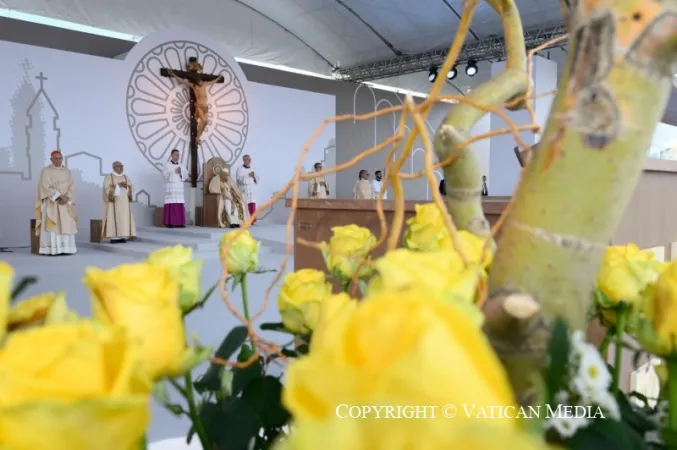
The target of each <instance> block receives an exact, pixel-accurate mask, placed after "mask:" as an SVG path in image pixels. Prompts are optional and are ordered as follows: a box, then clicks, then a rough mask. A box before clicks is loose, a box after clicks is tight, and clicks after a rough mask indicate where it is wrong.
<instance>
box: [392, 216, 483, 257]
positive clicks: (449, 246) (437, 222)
mask: <svg viewBox="0 0 677 450" xmlns="http://www.w3.org/2000/svg"><path fill="white" fill-rule="evenodd" d="M415 208H416V215H415V216H414V217H411V218H410V219H408V220H407V226H408V228H407V231H406V232H405V235H404V246H405V247H406V248H408V249H411V250H418V251H423V252H435V251H439V250H450V251H457V250H455V246H454V241H453V239H452V238H451V234H450V233H449V230H448V229H447V227H446V225H445V223H444V216H443V215H442V212H441V211H440V209H439V208H438V207H437V205H435V204H434V203H424V204H417V205H416V206H415ZM457 239H458V242H459V243H460V245H461V247H462V250H463V252H464V254H465V256H466V258H468V261H469V262H473V263H479V262H480V261H481V262H482V266H483V267H484V268H486V267H487V266H489V265H490V264H491V261H492V259H493V247H489V248H488V250H487V251H486V252H485V251H484V247H485V244H486V242H487V240H486V239H484V238H480V237H478V236H475V235H474V234H472V233H470V232H468V231H465V230H461V231H458V236H457Z"/></svg>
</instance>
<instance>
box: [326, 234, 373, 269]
mask: <svg viewBox="0 0 677 450" xmlns="http://www.w3.org/2000/svg"><path fill="white" fill-rule="evenodd" d="M331 232H332V237H331V239H329V242H328V243H327V242H321V243H320V250H321V251H322V256H323V257H324V262H325V264H326V265H327V269H329V271H330V272H331V273H332V274H333V275H334V276H336V277H339V278H341V279H342V280H344V281H347V280H351V279H352V278H353V276H354V275H355V272H358V277H360V278H363V277H366V276H369V275H371V273H372V269H371V266H370V264H369V259H368V258H369V252H370V251H371V247H372V246H373V245H374V244H375V243H376V237H375V236H374V235H373V234H372V232H371V231H369V230H368V229H367V228H364V227H358V226H357V225H346V226H342V227H333V228H332V229H331Z"/></svg>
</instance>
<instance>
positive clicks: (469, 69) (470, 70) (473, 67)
mask: <svg viewBox="0 0 677 450" xmlns="http://www.w3.org/2000/svg"><path fill="white" fill-rule="evenodd" d="M477 71H478V69H477V62H476V61H475V60H474V59H471V60H469V61H468V64H466V66H465V74H466V75H468V76H469V77H474V76H475V75H477Z"/></svg>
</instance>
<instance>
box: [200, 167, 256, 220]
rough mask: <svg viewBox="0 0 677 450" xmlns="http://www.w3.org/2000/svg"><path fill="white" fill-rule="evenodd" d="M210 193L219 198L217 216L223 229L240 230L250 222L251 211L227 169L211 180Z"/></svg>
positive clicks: (223, 169)
mask: <svg viewBox="0 0 677 450" xmlns="http://www.w3.org/2000/svg"><path fill="white" fill-rule="evenodd" d="M209 193H210V194H218V196H219V206H218V210H217V214H218V220H219V226H220V227H221V228H240V227H241V226H242V225H244V224H245V222H246V221H247V220H249V211H248V210H247V206H246V205H245V202H244V198H242V194H241V193H240V190H239V189H238V188H237V185H236V184H235V183H234V182H233V180H232V178H231V177H230V172H229V170H228V169H227V168H225V167H224V168H222V169H221V171H220V172H219V174H218V175H217V176H215V177H213V178H212V179H211V181H210V182H209Z"/></svg>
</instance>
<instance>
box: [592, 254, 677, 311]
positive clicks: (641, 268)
mask: <svg viewBox="0 0 677 450" xmlns="http://www.w3.org/2000/svg"><path fill="white" fill-rule="evenodd" d="M664 267H665V264H664V263H661V262H659V261H656V260H655V256H654V254H653V253H652V252H648V251H643V250H640V249H639V248H638V247H637V246H636V245H635V244H628V245H624V246H611V247H607V248H606V251H605V252H604V258H603V259H602V265H601V266H600V268H599V273H598V275H597V284H598V286H599V289H600V290H601V291H602V292H603V293H604V295H605V296H606V297H607V300H608V302H610V303H611V304H612V305H613V304H618V303H620V302H624V303H627V304H629V305H634V304H636V303H638V302H639V301H640V300H641V297H642V292H643V291H644V290H645V289H646V288H647V286H649V285H650V284H652V283H653V282H655V281H656V279H657V278H658V275H659V274H660V272H661V271H662V270H663V269H664ZM601 306H603V307H607V306H610V305H601Z"/></svg>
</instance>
